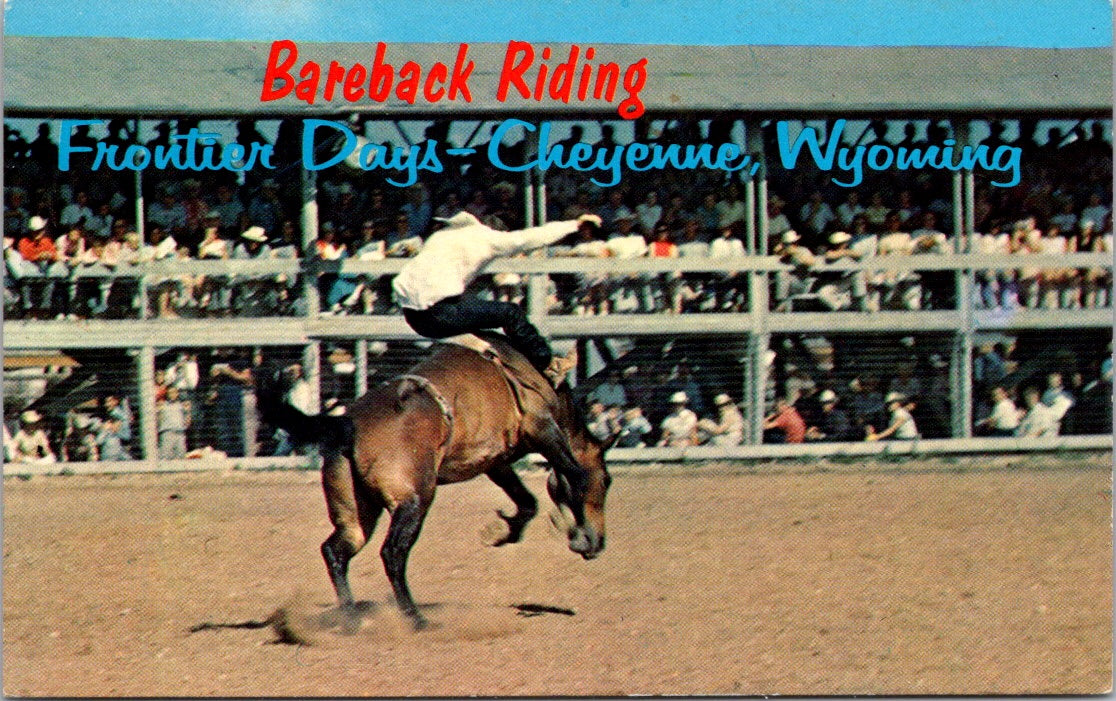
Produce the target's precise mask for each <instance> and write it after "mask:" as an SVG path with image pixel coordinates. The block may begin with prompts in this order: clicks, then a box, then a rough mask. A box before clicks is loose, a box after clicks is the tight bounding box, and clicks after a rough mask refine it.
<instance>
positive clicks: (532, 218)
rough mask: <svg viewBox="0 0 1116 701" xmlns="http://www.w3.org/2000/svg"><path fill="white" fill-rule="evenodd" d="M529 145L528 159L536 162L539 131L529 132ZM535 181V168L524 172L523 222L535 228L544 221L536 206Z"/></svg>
mask: <svg viewBox="0 0 1116 701" xmlns="http://www.w3.org/2000/svg"><path fill="white" fill-rule="evenodd" d="M525 140H526V142H527V145H526V147H525V150H526V152H527V153H526V158H527V159H528V160H534V159H535V157H536V156H537V155H538V153H539V148H540V147H541V144H539V133H538V132H537V131H534V132H528V133H527V136H526V137H525ZM535 180H536V171H535V169H534V168H530V169H528V170H525V171H523V221H524V222H525V223H526V225H527V226H535V225H537V224H542V219H539V218H537V211H538V209H537V207H536V206H535Z"/></svg>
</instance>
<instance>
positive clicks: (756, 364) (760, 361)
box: [744, 271, 771, 445]
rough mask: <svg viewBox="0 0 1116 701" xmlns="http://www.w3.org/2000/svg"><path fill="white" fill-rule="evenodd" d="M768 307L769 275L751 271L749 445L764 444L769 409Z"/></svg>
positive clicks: (747, 391)
mask: <svg viewBox="0 0 1116 701" xmlns="http://www.w3.org/2000/svg"><path fill="white" fill-rule="evenodd" d="M767 308H768V291H767V274H766V273H764V272H761V271H750V272H749V273H748V313H749V314H750V315H751V318H752V323H751V327H752V328H751V332H750V333H749V334H748V344H747V345H748V355H747V359H746V361H745V363H744V372H745V376H744V401H745V408H746V410H747V416H746V418H745V433H746V436H747V438H746V440H747V442H748V443H749V444H750V445H759V444H760V443H763V419H764V413H765V412H766V410H767V367H766V365H765V364H764V359H765V357H766V356H767V349H768V347H769V346H770V345H771V334H769V333H768V332H767Z"/></svg>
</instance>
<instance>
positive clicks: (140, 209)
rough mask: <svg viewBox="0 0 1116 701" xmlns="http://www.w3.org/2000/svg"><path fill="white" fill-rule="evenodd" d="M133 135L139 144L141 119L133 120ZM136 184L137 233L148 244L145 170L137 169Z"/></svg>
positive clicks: (142, 241) (141, 240)
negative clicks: (144, 188)
mask: <svg viewBox="0 0 1116 701" xmlns="http://www.w3.org/2000/svg"><path fill="white" fill-rule="evenodd" d="M132 125H133V127H134V128H133V129H132V133H133V134H135V139H136V143H139V119H138V118H137V119H134V120H132ZM134 172H135V183H136V233H137V234H139V237H140V243H147V235H146V234H145V233H144V231H145V228H146V227H145V226H144V223H145V222H144V219H145V216H144V212H145V211H146V208H147V205H146V204H144V201H143V169H142V168H136V170H135V171H134Z"/></svg>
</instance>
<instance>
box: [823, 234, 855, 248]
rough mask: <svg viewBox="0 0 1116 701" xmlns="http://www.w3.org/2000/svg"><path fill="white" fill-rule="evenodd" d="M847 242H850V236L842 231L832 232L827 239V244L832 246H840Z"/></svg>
mask: <svg viewBox="0 0 1116 701" xmlns="http://www.w3.org/2000/svg"><path fill="white" fill-rule="evenodd" d="M849 241H852V236H850V235H849V234H848V233H847V232H844V231H834V232H833V233H832V234H831V235H830V237H829V242H830V243H831V244H833V245H834V246H840V245H841V244H843V243H848V242H849Z"/></svg>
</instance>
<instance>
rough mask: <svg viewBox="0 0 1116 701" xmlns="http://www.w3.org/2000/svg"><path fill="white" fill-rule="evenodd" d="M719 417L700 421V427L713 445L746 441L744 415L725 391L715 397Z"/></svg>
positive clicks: (735, 443) (737, 443)
mask: <svg viewBox="0 0 1116 701" xmlns="http://www.w3.org/2000/svg"><path fill="white" fill-rule="evenodd" d="M713 406H715V407H717V413H718V417H717V420H716V421H714V420H712V419H702V420H701V421H698V428H699V429H700V430H701V431H702V432H703V433H705V434H706V435H707V436H708V442H709V443H711V444H713V445H740V444H741V443H742V442H743V441H744V415H743V414H741V413H740V409H738V408H737V406H736V404H734V403H733V401H732V397H730V396H728V395H727V394H725V393H724V392H722V393H720V394H718V395H717V396H716V397H714V398H713Z"/></svg>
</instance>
